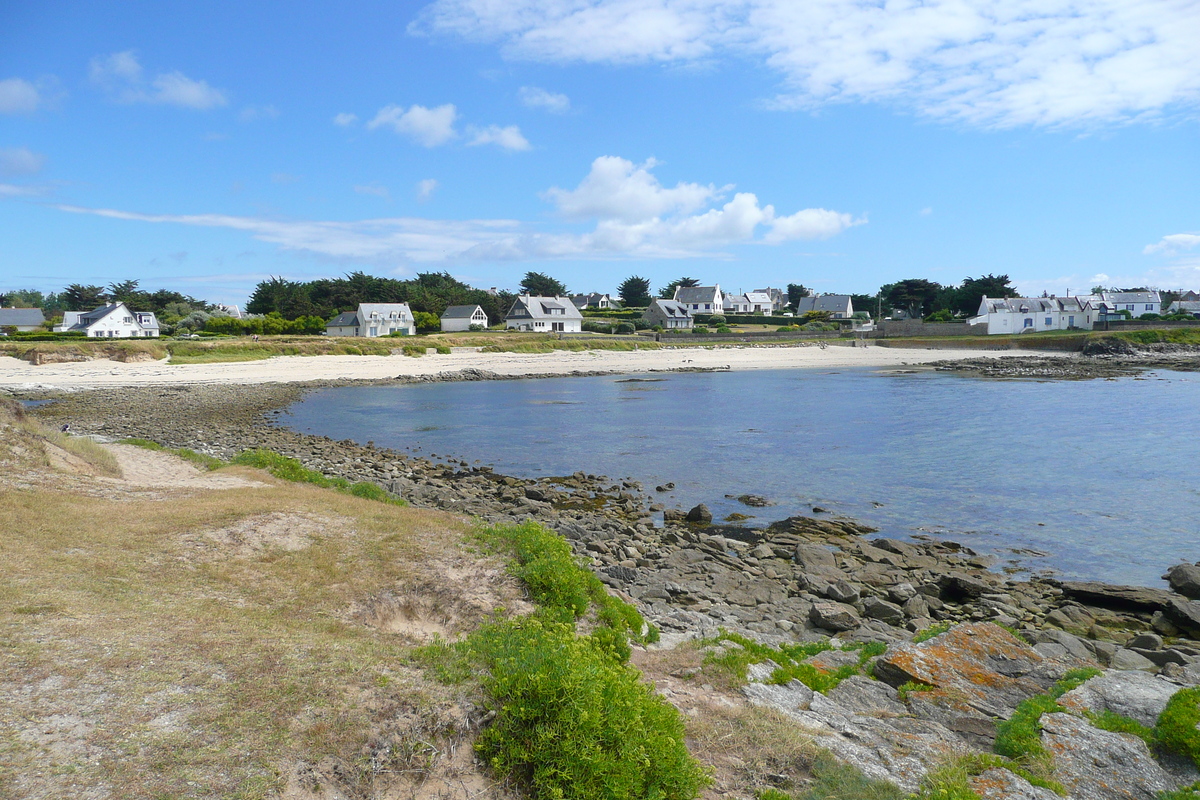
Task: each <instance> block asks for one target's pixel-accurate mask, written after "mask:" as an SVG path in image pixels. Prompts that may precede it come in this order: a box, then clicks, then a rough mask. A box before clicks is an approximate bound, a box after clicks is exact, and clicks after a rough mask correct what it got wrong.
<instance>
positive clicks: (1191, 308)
mask: <svg viewBox="0 0 1200 800" xmlns="http://www.w3.org/2000/svg"><path fill="white" fill-rule="evenodd" d="M1163 313H1164V314H1191V315H1192V316H1193V317H1195V318H1196V319H1200V300H1176V301H1175V302H1173V303H1171V305H1169V306H1167V309H1166V311H1164V312H1163Z"/></svg>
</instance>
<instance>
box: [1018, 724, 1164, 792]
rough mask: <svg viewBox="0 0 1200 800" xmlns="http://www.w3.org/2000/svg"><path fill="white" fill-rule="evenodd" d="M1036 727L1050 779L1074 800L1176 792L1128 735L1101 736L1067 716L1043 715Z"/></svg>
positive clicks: (1147, 753) (1145, 750)
mask: <svg viewBox="0 0 1200 800" xmlns="http://www.w3.org/2000/svg"><path fill="white" fill-rule="evenodd" d="M1041 722H1042V746H1043V747H1045V748H1046V750H1047V751H1048V752H1049V753H1050V754H1051V755H1052V756H1053V758H1054V777H1055V779H1056V780H1058V782H1059V783H1061V784H1062V785H1063V786H1064V788H1066V790H1067V796H1068V797H1070V798H1073V800H1154V799H1155V798H1156V797H1158V795H1159V794H1160V793H1161V792H1166V791H1170V790H1172V789H1177V788H1179V786H1178V782H1177V781H1176V780H1175V779H1173V778H1172V777H1171V776H1170V775H1169V774H1168V773H1167V771H1166V770H1164V769H1163V768H1162V767H1161V766H1159V764H1158V762H1156V761H1155V760H1154V757H1153V756H1151V755H1150V750H1149V748H1147V747H1146V743H1145V742H1143V741H1142V740H1141V739H1139V738H1138V737H1136V736H1133V735H1132V734H1128V733H1111V732H1109V731H1102V730H1100V729H1099V728H1094V727H1092V726H1091V725H1089V724H1088V723H1087V722H1086V721H1085V720H1082V719H1080V718H1079V717H1076V716H1073V715H1071V714H1043V715H1042V721H1041Z"/></svg>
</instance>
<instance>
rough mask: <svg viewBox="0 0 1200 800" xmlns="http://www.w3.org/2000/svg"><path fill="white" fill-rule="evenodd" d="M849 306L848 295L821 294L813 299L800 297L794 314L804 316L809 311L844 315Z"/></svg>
mask: <svg viewBox="0 0 1200 800" xmlns="http://www.w3.org/2000/svg"><path fill="white" fill-rule="evenodd" d="M849 304H850V295H848V294H822V295H817V296H815V297H801V298H800V302H798V303H796V313H797V314H805V313H807V312H809V311H831V312H834V313H844V312H845V311H846V306H848V305H849Z"/></svg>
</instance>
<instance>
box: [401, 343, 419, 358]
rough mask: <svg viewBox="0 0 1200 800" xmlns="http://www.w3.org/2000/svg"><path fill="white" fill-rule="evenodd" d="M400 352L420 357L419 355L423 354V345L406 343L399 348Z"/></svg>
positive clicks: (412, 356)
mask: <svg viewBox="0 0 1200 800" xmlns="http://www.w3.org/2000/svg"><path fill="white" fill-rule="evenodd" d="M401 352H402V353H404V355H406V356H409V357H411V358H420V357H421V356H423V355H425V345H423V344H406V345H404V347H403V348H401Z"/></svg>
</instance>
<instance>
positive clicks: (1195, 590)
mask: <svg viewBox="0 0 1200 800" xmlns="http://www.w3.org/2000/svg"><path fill="white" fill-rule="evenodd" d="M1166 578H1167V583H1169V584H1171V588H1172V589H1174V590H1175V591H1177V592H1179V593H1180V594H1181V595H1183V596H1184V597H1190V598H1192V599H1193V600H1194V599H1197V598H1200V567H1198V566H1196V565H1195V564H1179V565H1178V566H1174V567H1171V568H1170V569H1169V570H1167V575H1166Z"/></svg>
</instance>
